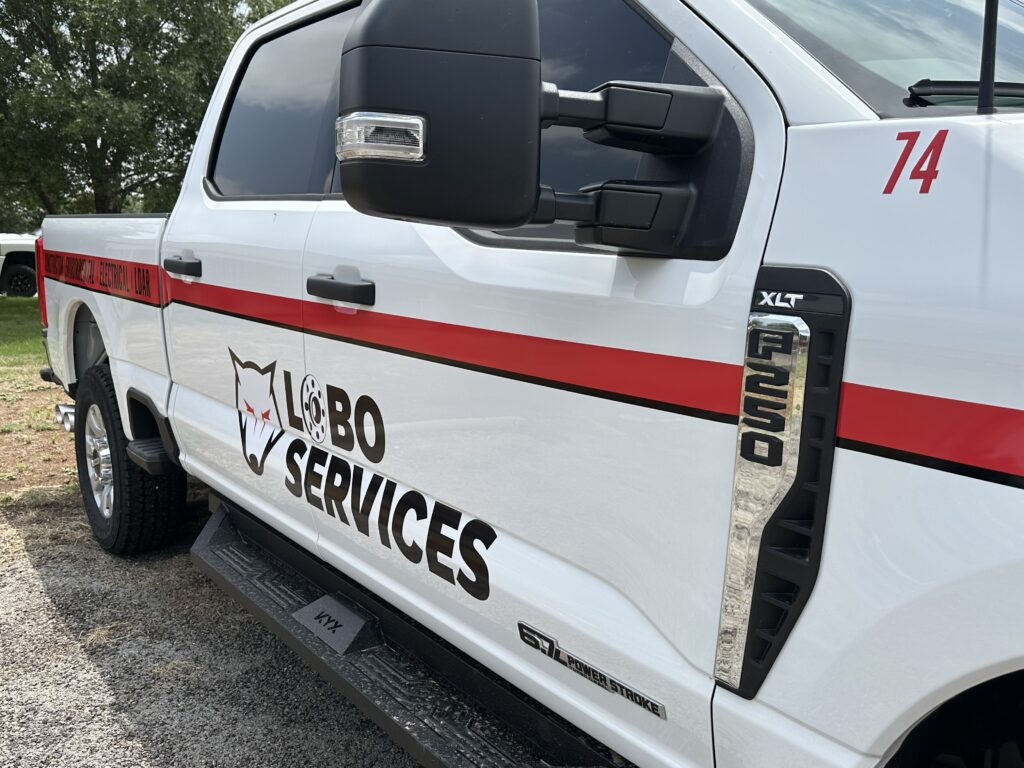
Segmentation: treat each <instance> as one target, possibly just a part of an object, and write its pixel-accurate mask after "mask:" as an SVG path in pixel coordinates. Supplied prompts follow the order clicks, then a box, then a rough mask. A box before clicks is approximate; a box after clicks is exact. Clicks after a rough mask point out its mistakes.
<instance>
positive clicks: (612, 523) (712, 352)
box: [286, 0, 785, 765]
mask: <svg viewBox="0 0 1024 768" xmlns="http://www.w3.org/2000/svg"><path fill="white" fill-rule="evenodd" d="M540 6H541V37H542V47H543V77H544V79H545V80H546V81H550V82H555V83H557V84H558V85H559V86H560V87H561V88H563V89H571V90H588V89H590V88H592V87H594V86H597V85H599V84H601V83H603V82H605V81H608V80H613V79H618V80H635V81H659V82H660V81H666V82H676V83H684V84H694V85H699V84H709V85H714V86H718V87H722V88H724V89H725V90H727V91H728V93H729V100H728V114H727V117H726V118H725V120H724V122H723V125H722V128H721V131H720V133H719V135H718V138H717V140H716V141H715V143H714V145H713V146H712V147H709V148H708V149H707V150H706V153H705V154H704V155H703V157H702V159H701V160H700V162H697V163H690V164H687V165H686V166H685V169H688V170H683V171H678V168H679V167H678V166H674V165H673V164H672V162H671V161H669V162H665V161H659V160H657V159H655V158H654V157H651V156H644V155H640V154H638V153H632V152H627V151H623V150H615V149H610V148H605V147H600V146H597V145H594V144H590V143H589V142H587V141H586V140H585V139H583V138H582V136H581V135H580V133H579V131H574V130H572V129H562V128H553V129H549V130H547V131H545V132H544V137H543V140H544V144H543V153H542V181H543V183H546V184H550V185H552V186H554V187H555V188H557V189H559V190H567V191H574V190H576V189H578V188H579V187H582V186H584V185H585V184H588V183H591V182H600V181H604V180H608V179H622V178H626V179H632V178H672V174H673V173H677V172H681V173H684V174H691V176H690V178H691V179H692V180H693V181H694V183H696V184H697V185H698V187H699V190H700V194H701V204H700V208H699V210H698V211H697V212H696V213H695V216H694V220H693V222H692V226H693V227H695V228H696V229H695V230H693V231H694V232H695V233H696V235H695V237H694V238H693V249H692V251H691V252H690V254H689V255H690V258H683V259H659V258H641V257H621V256H616V255H614V254H609V253H601V252H595V251H587V250H584V249H581V248H578V247H577V246H576V245H575V243H574V242H573V239H572V232H571V230H568V229H566V228H561V227H558V226H555V227H550V228H546V229H542V230H533V229H526V230H522V231H517V232H512V233H508V232H506V233H493V232H461V231H454V230H452V229H448V228H443V227H434V226H426V225H412V224H406V223H401V222H395V221H388V220H384V219H377V218H368V217H365V216H363V215H361V214H359V213H357V212H355V211H353V209H352V208H351V207H350V206H349V205H348V204H347V203H346V202H344V200H343V199H341V197H340V196H339V195H334V196H332V197H331V198H329V199H327V200H325V201H324V202H323V203H322V204H321V206H320V208H319V210H318V211H317V214H316V216H315V219H314V222H313V225H312V228H311V230H310V235H309V238H308V241H307V245H306V252H305V257H304V264H303V275H304V279H306V280H309V279H310V278H313V280H314V283H311V284H310V285H314V284H315V285H321V284H322V283H323V281H324V280H327V281H331V280H333V281H335V282H340V283H345V284H346V285H349V286H351V287H353V289H356V288H358V287H359V286H360V285H363V284H364V283H365V282H367V281H368V282H372V283H373V284H374V286H373V289H374V292H375V295H374V296H372V297H371V296H370V295H369V294H368V293H366V295H365V296H362V294H360V295H361V299H360V300H362V301H364V302H368V301H371V300H372V301H373V302H374V303H373V305H372V308H367V307H366V306H365V303H364V304H360V303H352V302H341V301H333V300H330V299H328V298H323V297H322V295H323V294H322V292H320V291H318V290H313V291H312V292H310V293H308V294H307V296H306V301H305V302H304V304H303V312H304V319H303V324H304V327H305V328H306V331H307V336H306V347H305V351H306V368H307V371H308V374H309V376H310V384H309V387H310V389H309V392H308V398H307V399H306V403H305V404H304V407H305V405H306V404H308V406H309V410H312V411H314V412H315V413H317V414H321V413H322V414H323V417H322V420H321V421H320V423H319V424H318V425H317V426H316V429H315V432H309V433H307V435H306V436H305V438H304V439H302V440H297V441H295V442H294V443H293V444H292V445H290V446H289V449H288V452H287V455H286V461H287V464H288V467H289V470H288V471H289V472H290V473H291V478H292V480H293V486H294V488H295V490H296V493H297V494H299V495H301V496H302V497H303V498H304V499H306V500H309V501H310V503H309V506H310V508H311V509H312V511H313V512H314V513H315V514H316V515H317V516H318V520H319V526H320V539H319V548H320V552H321V555H322V556H323V557H324V558H325V559H327V560H328V561H329V562H331V563H332V564H334V565H336V566H337V567H338V568H340V569H342V570H343V571H345V572H346V573H349V574H351V575H353V576H354V577H355V578H357V579H359V580H361V581H362V582H363V583H364V584H367V585H370V586H372V588H374V589H375V590H377V591H382V592H384V596H385V597H386V598H387V599H389V600H390V601H392V602H394V603H395V604H397V605H398V606H400V607H401V608H402V609H403V610H405V611H407V612H408V613H410V614H411V615H413V616H414V617H415V618H417V619H418V620H420V621H421V622H423V623H424V624H426V625H427V626H428V627H431V628H432V629H435V630H436V631H439V632H442V633H443V634H444V636H445V637H446V638H449V639H451V640H452V641H453V642H455V643H456V644H457V645H459V646H460V647H461V648H462V649H463V650H465V651H466V652H467V653H469V654H470V655H472V656H474V657H476V658H477V659H479V660H480V661H482V662H483V663H484V664H485V665H486V666H488V667H490V668H491V669H494V670H495V671H497V672H498V673H499V674H501V675H502V676H504V677H505V678H507V679H509V680H511V681H512V682H513V683H515V684H516V685H517V686H519V687H520V688H522V689H524V690H525V691H526V692H528V693H529V694H531V695H532V696H534V697H536V698H537V699H539V700H540V701H542V702H543V703H544V704H546V705H547V706H549V707H551V708H552V709H554V710H555V711H557V712H558V713H559V714H561V715H563V716H565V717H566V718H568V719H569V720H571V721H573V722H574V723H576V724H577V725H579V726H580V727H582V728H583V729H584V730H586V731H587V732H588V733H591V734H593V735H594V736H596V737H598V738H600V739H602V740H603V741H605V742H606V743H607V744H608V745H609V746H611V747H612V748H613V749H616V750H618V751H620V752H621V753H622V754H624V755H626V756H627V757H629V758H630V759H632V760H634V761H636V762H638V763H641V764H644V765H669V764H673V765H679V764H687V765H698V764H699V765H709V764H711V763H712V759H713V758H712V748H711V726H710V700H711V694H712V691H713V686H714V682H713V668H714V659H715V638H716V633H717V629H718V623H719V614H720V608H721V599H722V582H723V573H724V569H725V555H726V539H727V529H728V520H729V515H730V496H731V491H732V478H733V466H734V463H735V456H736V442H737V427H736V423H737V412H738V408H739V402H740V387H741V378H742V361H743V353H744V339H745V333H746V325H747V319H748V315H749V312H750V303H751V297H752V295H753V291H754V283H755V278H756V276H757V273H758V268H759V265H760V262H761V257H762V253H763V251H764V246H765V242H766V239H767V234H768V228H769V224H770V220H771V215H772V209H773V206H774V203H775V199H776V194H777V190H778V185H779V180H780V175H781V166H782V160H783V151H784V141H785V138H784V123H783V119H782V115H781V113H780V111H779V108H778V106H777V104H776V102H775V100H774V98H773V97H772V95H771V93H770V91H769V90H768V89H767V87H766V86H765V85H764V84H763V82H762V81H761V80H760V79H759V78H758V76H757V75H756V74H755V73H754V72H753V71H752V70H751V69H750V67H749V66H748V65H747V64H746V63H745V62H744V60H743V59H742V58H740V57H739V56H738V55H737V54H736V53H735V52H734V51H733V50H732V49H731V48H730V47H729V46H728V45H727V44H725V43H724V42H723V41H722V40H721V39H720V38H718V37H717V36H716V35H715V34H714V32H713V31H712V30H710V29H709V28H708V27H706V26H705V25H704V24H703V23H702V22H701V21H700V19H699V18H697V17H696V16H695V15H693V14H692V13H691V12H690V11H688V10H687V9H686V7H685V6H684V5H683V4H682V3H668V4H666V3H661V4H659V5H658V7H659V8H661V9H663V11H662V12H660V13H661V14H663V15H659V19H658V21H659V22H660V24H661V26H660V27H657V26H655V24H654V23H653V22H652V21H651V20H650V18H649V17H648V16H646V15H642V14H641V13H640V12H638V10H637V8H636V7H634V5H633V4H632V3H627V2H624V1H623V0H563V1H561V2H549V1H547V0H544V1H542V2H541V4H540ZM679 38H682V39H681V40H680V39H679ZM495 87H499V86H498V85H496V86H495ZM467 109H468V108H467ZM340 193H341V194H343V193H344V190H340ZM315 281H320V282H319V283H317V282H315ZM307 287H308V286H307ZM559 662H561V663H559Z"/></svg>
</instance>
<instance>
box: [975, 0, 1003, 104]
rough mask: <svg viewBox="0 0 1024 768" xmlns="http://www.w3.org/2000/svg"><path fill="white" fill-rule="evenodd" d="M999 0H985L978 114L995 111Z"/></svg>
mask: <svg viewBox="0 0 1024 768" xmlns="http://www.w3.org/2000/svg"><path fill="white" fill-rule="evenodd" d="M998 21H999V0H985V21H984V28H985V31H984V33H983V35H982V38H981V76H980V77H979V78H978V114H979V115H991V114H992V113H993V112H995V111H996V108H995V101H996V32H997V31H998V29H999V24H998Z"/></svg>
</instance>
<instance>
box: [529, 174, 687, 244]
mask: <svg viewBox="0 0 1024 768" xmlns="http://www.w3.org/2000/svg"><path fill="white" fill-rule="evenodd" d="M696 200H697V190H696V188H695V187H694V186H693V185H692V184H650V183H644V182H636V181H606V182H604V183H603V184H595V185H593V186H589V187H584V188H583V189H581V190H580V191H579V192H570V193H565V192H556V191H555V190H553V189H552V188H551V187H541V188H540V194H539V195H538V197H537V212H536V213H535V214H534V217H533V219H532V221H531V222H530V223H531V224H553V223H554V222H556V221H569V222H574V223H576V224H577V227H576V233H575V236H576V242H577V243H579V244H580V245H596V246H604V247H609V248H615V249H617V250H620V251H633V252H636V253H638V254H644V255H650V256H663V257H665V256H667V257H671V256H675V255H677V252H678V251H679V249H680V243H681V240H682V236H683V234H684V233H685V232H686V224H687V222H688V221H689V218H690V213H691V211H692V210H693V207H694V203H695V202H696Z"/></svg>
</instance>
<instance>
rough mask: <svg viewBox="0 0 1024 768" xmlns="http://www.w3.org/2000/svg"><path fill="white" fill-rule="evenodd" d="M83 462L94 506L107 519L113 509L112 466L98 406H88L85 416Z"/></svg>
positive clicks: (105, 432) (101, 415)
mask: <svg viewBox="0 0 1024 768" xmlns="http://www.w3.org/2000/svg"><path fill="white" fill-rule="evenodd" d="M85 463H86V466H87V467H88V470H89V484H90V485H91V486H92V497H93V500H94V501H95V502H96V508H97V509H99V511H100V514H101V515H103V517H104V518H107V519H109V518H110V516H111V514H113V511H114V466H113V463H112V462H111V458H110V442H109V440H108V439H107V426H106V424H104V423H103V414H101V413H100V409H99V406H97V405H95V404H93V405H90V406H89V411H88V413H86V416H85Z"/></svg>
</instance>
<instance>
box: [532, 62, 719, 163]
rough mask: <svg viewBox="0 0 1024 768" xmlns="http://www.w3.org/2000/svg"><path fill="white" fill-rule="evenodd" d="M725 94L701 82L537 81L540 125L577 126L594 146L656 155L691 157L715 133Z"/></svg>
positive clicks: (713, 136) (705, 144) (548, 126)
mask: <svg viewBox="0 0 1024 768" xmlns="http://www.w3.org/2000/svg"><path fill="white" fill-rule="evenodd" d="M724 111H725V94H724V93H723V92H722V91H720V90H718V89H716V88H708V87H705V86H693V85H674V84H671V83H632V82H626V81H623V80H612V81H611V82H608V83H605V84H604V85H601V86H599V87H597V88H595V89H594V90H593V91H589V92H582V91H560V90H559V89H558V86H557V85H555V84H554V83H542V88H541V105H540V117H541V127H542V128H550V127H551V126H553V125H558V126H566V127H571V128H581V129H583V131H584V133H583V135H584V136H585V137H586V138H587V139H589V140H590V141H593V142H595V143H597V144H605V145H608V146H612V147H621V148H623V149H631V150H634V151H637V152H649V153H653V154H661V155H692V154H696V153H697V152H699V151H701V150H702V149H703V148H704V147H705V146H707V145H708V144H709V143H710V142H711V141H713V140H714V138H715V136H716V134H717V133H718V127H719V125H720V124H721V122H722V114H723V112H724Z"/></svg>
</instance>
